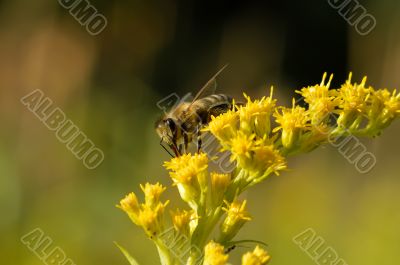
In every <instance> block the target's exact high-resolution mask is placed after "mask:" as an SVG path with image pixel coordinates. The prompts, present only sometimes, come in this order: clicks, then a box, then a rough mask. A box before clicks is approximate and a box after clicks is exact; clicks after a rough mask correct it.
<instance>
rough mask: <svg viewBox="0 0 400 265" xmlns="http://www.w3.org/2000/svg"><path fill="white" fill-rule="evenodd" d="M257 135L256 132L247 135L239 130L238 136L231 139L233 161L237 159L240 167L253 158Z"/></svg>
mask: <svg viewBox="0 0 400 265" xmlns="http://www.w3.org/2000/svg"><path fill="white" fill-rule="evenodd" d="M255 137H256V135H255V134H251V135H247V134H245V133H244V132H242V131H239V133H238V134H237V135H236V137H234V138H232V139H231V140H230V142H229V146H230V151H231V152H232V155H231V161H234V160H237V162H238V166H239V167H244V166H245V164H246V163H247V161H249V160H250V159H251V152H252V151H253V148H254V143H255V142H254V138H255Z"/></svg>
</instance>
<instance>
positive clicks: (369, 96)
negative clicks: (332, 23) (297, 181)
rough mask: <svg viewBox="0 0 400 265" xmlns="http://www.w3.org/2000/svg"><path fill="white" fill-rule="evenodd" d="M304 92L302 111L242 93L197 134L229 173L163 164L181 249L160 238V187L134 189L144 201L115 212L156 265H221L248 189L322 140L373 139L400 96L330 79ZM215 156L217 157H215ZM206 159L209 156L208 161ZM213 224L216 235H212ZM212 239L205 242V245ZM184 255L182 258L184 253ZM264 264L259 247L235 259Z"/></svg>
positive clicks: (199, 159) (245, 218) (395, 112)
mask: <svg viewBox="0 0 400 265" xmlns="http://www.w3.org/2000/svg"><path fill="white" fill-rule="evenodd" d="M326 77H327V75H326V74H324V75H323V78H322V81H321V83H320V84H317V85H314V86H308V87H304V88H302V89H300V90H297V91H296V92H297V93H298V94H300V95H301V96H302V97H303V101H304V103H305V106H301V105H299V104H296V102H295V100H294V99H293V102H292V106H291V107H284V106H277V104H276V103H277V100H276V99H274V98H273V89H271V93H270V95H269V96H268V97H263V98H261V99H259V100H252V99H251V98H250V97H249V96H247V95H246V94H245V95H244V97H245V99H246V102H245V103H244V104H235V103H233V105H234V108H233V109H232V110H229V111H227V112H226V113H224V114H221V115H219V116H217V117H212V119H211V121H210V123H209V124H208V126H207V127H206V128H204V131H208V132H210V133H211V134H213V135H214V136H215V137H216V139H218V142H219V143H220V145H221V153H219V154H218V155H221V154H223V153H222V152H226V151H227V152H229V153H230V161H231V163H234V165H235V169H234V170H233V171H232V172H228V173H227V172H223V173H221V172H214V171H211V172H209V163H210V161H209V160H210V158H209V157H208V156H207V154H206V153H202V152H201V153H196V154H190V153H187V154H184V155H181V156H178V157H174V158H172V159H171V160H170V161H167V162H165V163H164V167H165V168H166V169H167V170H168V171H169V175H170V177H171V179H172V182H173V184H174V185H175V186H176V187H177V189H178V191H179V195H180V197H181V198H182V200H183V201H184V202H185V203H186V204H187V205H188V208H189V209H187V210H174V211H172V212H171V219H170V223H171V226H172V227H173V231H174V233H173V235H174V237H175V238H179V240H175V241H179V242H180V241H182V238H181V237H180V236H183V238H184V239H185V240H184V241H185V242H186V243H187V244H184V245H185V246H188V248H187V249H186V251H185V249H182V248H183V245H182V244H178V243H177V242H175V241H174V242H166V241H163V240H161V236H160V234H162V233H163V229H165V227H166V224H164V221H165V220H164V209H165V207H166V205H167V204H168V202H165V203H161V202H160V195H161V194H162V193H163V191H164V190H165V187H163V186H161V185H160V184H158V183H157V184H155V185H151V184H146V185H144V186H141V188H142V190H143V192H144V195H145V202H144V203H143V204H139V203H138V200H137V197H136V195H135V194H133V193H131V194H129V195H127V196H126V198H124V199H123V200H121V202H120V205H119V207H120V208H121V209H122V210H124V211H125V212H126V213H127V214H128V215H129V217H130V218H131V220H132V221H133V222H134V223H135V224H137V225H139V226H141V227H143V228H144V230H145V231H146V233H147V235H148V236H149V237H150V238H151V239H152V240H153V241H154V242H155V244H156V245H157V247H158V250H159V253H160V258H161V263H162V264H163V265H172V264H182V261H183V263H184V264H187V265H194V264H203V265H225V264H227V262H228V258H229V256H228V253H229V251H231V250H232V246H235V244H237V243H238V242H241V243H243V242H247V243H251V242H254V241H252V240H240V241H233V240H234V238H235V237H236V236H237V234H238V232H239V231H240V229H241V228H242V227H243V225H244V224H245V223H247V222H249V221H250V220H251V218H250V215H249V214H248V212H247V210H246V205H247V201H246V200H242V199H241V198H240V195H241V193H242V192H243V191H245V190H246V189H248V188H249V187H251V186H253V185H255V184H257V183H259V182H260V181H262V180H264V179H266V178H267V177H268V176H270V175H271V174H273V173H274V174H276V175H278V174H279V172H280V171H282V170H285V169H286V168H287V158H288V156H290V155H294V154H298V153H304V152H309V151H311V150H313V149H314V148H316V147H318V146H319V145H321V144H323V143H324V142H327V141H328V140H330V139H332V138H333V139H336V137H338V136H342V135H346V134H355V135H363V136H375V135H377V134H379V133H380V132H381V131H382V130H383V129H384V128H386V127H387V126H388V125H389V124H390V123H391V122H392V121H393V120H394V119H396V118H398V117H399V116H400V94H399V93H397V92H396V91H393V92H389V91H388V90H387V89H378V90H375V89H374V88H372V87H367V86H366V78H364V79H363V80H362V81H361V83H360V84H357V83H352V82H351V74H350V75H349V78H348V80H347V81H346V82H345V83H344V84H343V85H342V86H341V87H340V88H338V89H333V88H331V81H332V78H333V75H331V76H330V78H329V80H328V81H327V82H326ZM218 155H217V156H218ZM212 159H214V157H213V158H212ZM218 226H219V229H216V228H217V227H218ZM211 239H213V240H211ZM184 254H185V255H184ZM269 260H270V256H269V254H267V252H266V251H264V250H263V249H261V248H260V247H258V246H257V247H256V248H255V249H254V251H252V252H248V253H246V254H244V255H243V256H242V264H243V265H262V264H267V263H268V262H269Z"/></svg>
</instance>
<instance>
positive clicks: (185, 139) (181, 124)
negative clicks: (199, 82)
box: [155, 65, 233, 156]
mask: <svg viewBox="0 0 400 265" xmlns="http://www.w3.org/2000/svg"><path fill="white" fill-rule="evenodd" d="M226 66H227V65H225V66H224V67H223V68H222V69H221V70H219V71H218V72H217V73H216V74H215V75H214V76H213V77H212V78H211V79H210V80H209V81H208V82H207V83H206V84H205V85H204V86H203V87H202V88H201V89H200V91H199V92H198V93H197V94H196V96H195V97H194V99H193V100H192V101H191V102H180V103H178V104H177V105H176V106H175V107H173V108H172V109H171V110H170V111H168V112H167V113H166V114H165V115H163V116H162V117H161V118H160V119H159V120H157V121H156V123H155V129H156V132H157V134H158V135H159V136H160V138H161V141H160V145H161V146H162V147H163V148H164V149H165V150H166V151H167V152H168V153H169V154H170V155H171V156H173V155H172V154H171V153H170V152H169V151H168V149H167V148H166V147H165V146H164V145H163V143H166V144H167V145H168V147H169V148H170V149H171V150H172V151H173V152H174V154H175V156H180V155H182V154H183V153H186V152H187V150H188V145H189V143H191V142H192V141H193V138H194V137H193V136H195V137H196V139H197V152H199V151H200V150H201V144H202V140H201V129H202V128H203V127H204V126H205V125H207V124H208V123H209V122H210V120H211V116H214V117H216V116H218V115H220V114H222V113H225V112H227V111H228V110H229V109H232V108H233V103H232V101H233V99H232V98H231V97H230V96H227V95H225V94H213V93H214V91H215V87H216V82H215V79H216V77H217V76H218V75H219V74H220V73H221V72H222V71H223V70H224V69H225V67H226ZM210 92H211V94H210ZM207 94H208V95H207Z"/></svg>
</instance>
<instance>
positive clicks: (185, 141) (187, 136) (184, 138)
mask: <svg viewBox="0 0 400 265" xmlns="http://www.w3.org/2000/svg"><path fill="white" fill-rule="evenodd" d="M183 144H184V147H185V149H184V152H185V154H186V153H187V152H188V145H189V135H188V134H186V133H184V134H183Z"/></svg>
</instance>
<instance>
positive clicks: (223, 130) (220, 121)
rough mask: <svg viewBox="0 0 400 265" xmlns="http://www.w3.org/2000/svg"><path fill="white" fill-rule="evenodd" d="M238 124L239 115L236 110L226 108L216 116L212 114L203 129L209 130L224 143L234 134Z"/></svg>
mask: <svg viewBox="0 0 400 265" xmlns="http://www.w3.org/2000/svg"><path fill="white" fill-rule="evenodd" d="M238 126H239V115H238V113H237V112H236V111H233V110H228V111H227V112H226V113H224V114H221V115H219V116H217V117H214V116H212V117H211V121H210V122H209V124H208V126H207V127H206V128H205V129H204V131H210V132H211V133H212V134H213V135H214V136H215V137H216V138H217V139H218V140H219V141H220V142H221V144H222V145H224V144H225V143H226V142H227V141H229V139H231V138H232V137H234V136H235V135H236V131H237V127H238Z"/></svg>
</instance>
